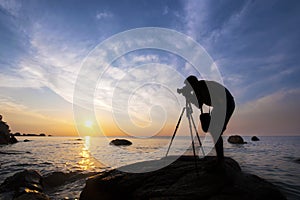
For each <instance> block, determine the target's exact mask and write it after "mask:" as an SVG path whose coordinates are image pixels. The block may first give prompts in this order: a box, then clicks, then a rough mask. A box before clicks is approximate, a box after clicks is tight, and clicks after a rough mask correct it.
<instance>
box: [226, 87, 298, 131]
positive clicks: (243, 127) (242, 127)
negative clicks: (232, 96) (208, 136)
mask: <svg viewBox="0 0 300 200" xmlns="http://www.w3.org/2000/svg"><path fill="white" fill-rule="evenodd" d="M299 102H300V89H293V90H282V91H278V92H276V93H273V94H271V95H267V96H264V97H262V98H259V99H257V100H254V101H251V102H248V103H245V104H242V105H238V106H237V109H236V111H235V113H234V115H233V119H232V120H231V122H230V126H229V129H228V131H227V132H229V133H239V134H245V135H247V134H248V135H249V134H250V135H297V134H299V131H300V126H299V118H300V107H299Z"/></svg>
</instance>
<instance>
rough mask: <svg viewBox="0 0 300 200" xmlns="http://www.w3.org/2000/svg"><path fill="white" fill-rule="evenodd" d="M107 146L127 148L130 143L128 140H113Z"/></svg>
mask: <svg viewBox="0 0 300 200" xmlns="http://www.w3.org/2000/svg"><path fill="white" fill-rule="evenodd" d="M109 144H110V145H116V146H128V145H132V142H130V141H129V140H125V139H115V140H112V141H111V142H110V143H109Z"/></svg>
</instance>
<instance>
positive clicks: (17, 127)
mask: <svg viewBox="0 0 300 200" xmlns="http://www.w3.org/2000/svg"><path fill="white" fill-rule="evenodd" d="M299 24H300V2H299V1H297V0H290V1H282V0H266V1H254V0H244V1H243V0H241V1H235V0H227V1H225V0H224V1H223V0H221V1H215V0H213V1H211V0H206V1H205V0H203V1H189V0H186V1H183V0H182V1H176V0H172V1H171V0H170V1H164V0H161V1H141V0H139V1H76V0H74V1H69V0H64V1H55V0H54V1H30V0H28V1H13V0H10V1H6V0H0V69H1V71H0V90H1V93H0V106H1V107H0V108H1V109H0V114H1V115H3V118H4V119H3V120H4V121H6V122H7V123H8V124H9V125H10V129H11V130H12V132H21V133H46V134H52V135H77V134H78V133H77V129H78V126H81V125H82V126H83V127H84V128H85V131H86V132H88V131H89V129H91V128H92V127H93V126H94V125H96V123H100V124H101V128H102V131H103V132H105V134H107V135H118V134H121V133H122V132H124V131H125V132H126V133H129V132H134V133H136V134H138V135H139V134H140V135H139V136H150V135H153V134H154V135H155V134H156V133H162V135H170V134H171V132H172V130H173V128H174V124H175V123H176V121H177V118H178V116H179V114H180V111H181V104H182V100H183V98H182V97H181V96H180V95H179V94H177V93H176V91H174V90H176V88H178V87H182V86H183V80H184V77H186V76H188V75H190V74H193V73H194V71H193V70H191V69H192V68H191V66H190V65H189V63H188V62H186V61H185V60H184V59H183V58H181V57H179V56H178V55H174V54H173V53H172V52H166V51H161V50H158V49H143V50H139V51H135V52H130V53H128V54H126V55H123V56H122V57H120V58H119V59H117V60H115V61H114V62H113V63H112V64H111V67H110V68H109V69H108V70H107V71H105V70H104V68H103V66H101V67H99V66H98V65H97V66H98V68H96V69H95V70H96V71H97V73H102V72H103V71H105V75H104V76H102V77H101V78H100V79H99V81H98V82H97V83H96V84H97V86H96V90H95V96H94V98H95V99H93V102H94V108H93V109H94V113H95V114H96V117H97V122H95V121H92V120H90V119H89V117H86V118H84V117H83V118H82V121H74V119H75V118H76V117H74V112H73V107H74V105H73V103H74V101H73V100H74V88H75V86H76V80H77V77H78V75H79V73H80V70H81V69H82V67H83V66H84V63H85V61H86V60H87V58H88V57H89V56H90V57H91V52H95V51H94V49H95V48H96V49H97V47H98V46H99V44H101V43H102V42H104V41H106V40H107V39H109V38H110V37H112V36H114V35H115V34H118V33H121V32H124V31H128V30H131V29H136V28H142V27H159V28H167V29H172V30H175V31H177V32H180V33H182V34H185V35H187V36H189V37H191V38H192V39H193V40H194V41H196V42H198V43H199V44H200V45H201V46H202V47H203V48H204V49H205V50H206V52H207V53H208V54H209V55H210V57H211V59H212V61H213V63H214V64H215V65H216V66H217V67H218V69H219V73H220V76H221V78H222V83H223V84H224V85H225V86H226V87H227V88H228V89H229V90H230V91H231V93H232V94H233V96H234V97H235V101H236V105H237V106H236V110H235V112H234V115H233V117H232V120H231V121H230V123H229V126H228V129H227V130H226V132H225V135H226V134H227V135H230V134H241V135H300V125H299V119H300V114H299V113H300V106H299V102H300V80H299V75H300V66H299V64H300V56H299V53H300V28H299ZM145 37H146V36H145ZM177 42H178V45H179V44H180V42H179V41H174V43H177ZM117 50H119V49H117ZM117 50H116V51H117ZM98 57H100V58H97V59H101V56H100V55H99V56H98ZM95 59H96V58H95ZM97 62H101V60H100V61H99V60H97ZM95 65H96V64H95ZM172 73H174V74H172ZM178 74H179V75H178ZM197 75H199V74H197ZM199 76H201V74H200V75H199ZM87 79H88V77H87ZM144 80H147V81H149V80H154V81H153V82H151V84H144V85H143V81H144ZM158 83H160V84H158ZM162 84H165V86H163V85H162ZM88 89H89V88H85V89H84V90H88ZM128 94H130V95H128ZM80 106H83V105H80ZM125 111H126V112H125ZM126 113H127V115H128V116H125V115H126ZM196 114H197V113H196ZM127 118H128V119H127ZM197 119H198V118H197ZM126 120H127V121H126ZM128 120H129V121H130V122H131V123H133V125H134V126H136V127H137V129H134V126H131V125H132V124H130V126H129V125H128ZM76 124H77V126H76ZM126 124H127V125H126Z"/></svg>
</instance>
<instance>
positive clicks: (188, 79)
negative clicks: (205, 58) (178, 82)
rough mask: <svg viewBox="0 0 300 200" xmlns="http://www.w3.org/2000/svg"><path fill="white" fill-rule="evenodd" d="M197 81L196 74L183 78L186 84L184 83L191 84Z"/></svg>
mask: <svg viewBox="0 0 300 200" xmlns="http://www.w3.org/2000/svg"><path fill="white" fill-rule="evenodd" d="M197 82H198V79H197V77H196V76H193V75H191V76H189V77H187V78H186V79H185V80H184V84H186V85H191V86H193V85H195V84H196V83H197Z"/></svg>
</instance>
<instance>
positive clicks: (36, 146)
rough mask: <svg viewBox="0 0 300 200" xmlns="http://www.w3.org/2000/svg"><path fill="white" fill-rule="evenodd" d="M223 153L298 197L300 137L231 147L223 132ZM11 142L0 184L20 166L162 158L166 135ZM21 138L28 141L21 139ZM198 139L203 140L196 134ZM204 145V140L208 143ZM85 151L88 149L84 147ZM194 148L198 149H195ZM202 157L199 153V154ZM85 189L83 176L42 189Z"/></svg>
mask: <svg viewBox="0 0 300 200" xmlns="http://www.w3.org/2000/svg"><path fill="white" fill-rule="evenodd" d="M223 138H224V152H225V156H230V157H232V158H234V159H235V160H236V161H238V162H239V164H240V165H241V167H242V170H243V171H245V172H249V173H252V174H255V175H258V176H260V177H262V178H264V179H266V180H268V181H270V182H271V183H273V184H275V185H277V186H278V187H279V189H280V190H281V191H282V192H283V193H284V194H285V195H286V196H287V198H288V199H290V200H294V199H300V161H299V159H300V145H299V144H300V137H269V136H268V137H266V136H265V137H260V141H258V142H252V141H251V140H250V137H244V139H245V141H247V142H248V143H247V144H244V145H232V144H229V143H228V142H227V137H226V136H224V137H223ZM17 139H18V140H19V141H20V142H19V143H17V144H14V145H6V146H0V156H1V159H0V183H2V182H3V181H4V180H5V178H7V177H9V176H12V175H13V174H14V173H16V172H19V171H22V170H24V169H36V170H39V171H40V172H41V173H42V174H43V175H47V174H48V173H51V172H53V171H62V172H66V173H67V172H77V173H83V174H85V173H90V172H101V171H104V170H107V169H111V168H114V167H118V166H122V165H126V164H130V163H135V162H138V161H145V160H152V159H160V158H161V157H163V156H165V153H166V150H167V147H168V143H169V141H170V138H169V137H154V138H149V139H143V138H128V139H129V140H131V141H132V142H133V145H131V146H128V147H116V146H112V145H109V141H110V140H112V139H114V138H108V139H106V138H94V137H85V138H78V137H18V138H17ZM24 139H29V140H31V141H30V142H23V140H24ZM201 140H202V141H203V140H204V138H203V137H201ZM208 144H209V142H208ZM189 146H190V138H185V137H182V138H175V140H174V143H173V144H172V147H171V150H170V153H169V154H170V155H180V154H183V153H185V154H191V152H192V151H191V148H189V149H188V150H187V151H186V149H187V147H189ZM89 150H90V151H89ZM197 152H198V151H197ZM209 154H210V155H214V154H215V152H214V150H212V151H211V153H209ZM199 155H201V151H200V153H199ZM83 187H84V180H78V181H77V182H76V181H75V182H72V183H69V184H67V185H64V186H61V187H58V188H54V189H53V190H51V191H46V193H47V194H48V195H49V196H50V197H51V198H52V199H63V198H65V197H68V198H70V199H72V198H73V199H75V198H78V197H79V194H80V192H81V190H82V188H83Z"/></svg>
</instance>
